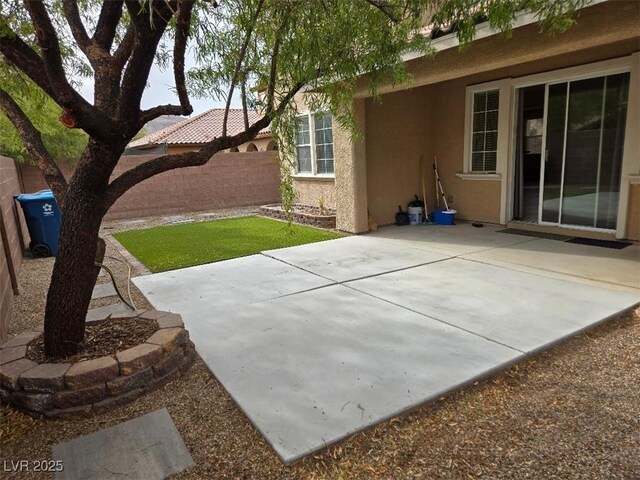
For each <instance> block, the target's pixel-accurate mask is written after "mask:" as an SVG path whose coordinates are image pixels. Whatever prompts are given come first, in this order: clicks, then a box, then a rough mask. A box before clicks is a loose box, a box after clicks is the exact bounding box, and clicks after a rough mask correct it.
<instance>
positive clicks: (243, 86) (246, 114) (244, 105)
mask: <svg viewBox="0 0 640 480" xmlns="http://www.w3.org/2000/svg"><path fill="white" fill-rule="evenodd" d="M240 93H241V95H242V118H243V119H244V129H245V130H248V129H249V112H248V111H247V84H246V82H245V81H244V79H243V80H242V83H241V84H240Z"/></svg>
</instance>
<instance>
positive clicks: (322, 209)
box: [318, 197, 329, 215]
mask: <svg viewBox="0 0 640 480" xmlns="http://www.w3.org/2000/svg"><path fill="white" fill-rule="evenodd" d="M318 209H319V210H320V215H327V214H328V213H329V212H328V211H327V208H326V207H325V206H324V197H320V200H319V201H318Z"/></svg>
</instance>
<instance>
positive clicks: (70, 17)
mask: <svg viewBox="0 0 640 480" xmlns="http://www.w3.org/2000/svg"><path fill="white" fill-rule="evenodd" d="M62 8H63V9H64V16H65V18H66V19H67V23H68V24H69V28H70V29H71V34H72V35H73V38H74V39H75V40H76V42H77V44H78V46H79V47H80V50H82V52H83V53H84V54H85V55H86V56H87V58H88V59H89V61H90V62H91V63H92V64H93V61H94V60H95V58H91V56H89V55H90V53H91V52H90V51H89V50H90V46H91V39H90V38H89V35H87V30H86V29H85V28H84V24H83V23H82V19H81V18H80V10H79V9H78V2H77V1H75V0H63V1H62Z"/></svg>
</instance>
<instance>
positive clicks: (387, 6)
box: [365, 0, 402, 23]
mask: <svg viewBox="0 0 640 480" xmlns="http://www.w3.org/2000/svg"><path fill="white" fill-rule="evenodd" d="M365 2H367V3H368V4H369V5H371V6H372V7H374V8H376V9H378V10H380V11H381V12H382V13H383V14H385V15H386V16H387V17H388V18H389V19H390V20H391V21H392V22H395V23H398V22H400V21H401V20H402V19H401V18H400V17H398V15H396V14H395V13H394V12H393V9H394V7H397V5H393V4H392V3H388V2H385V1H379V0H365Z"/></svg>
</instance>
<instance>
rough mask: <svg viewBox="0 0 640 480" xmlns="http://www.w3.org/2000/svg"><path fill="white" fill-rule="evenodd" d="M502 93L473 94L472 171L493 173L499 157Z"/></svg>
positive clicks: (492, 91)
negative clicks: (499, 117)
mask: <svg viewBox="0 0 640 480" xmlns="http://www.w3.org/2000/svg"><path fill="white" fill-rule="evenodd" d="M499 107H500V91H499V90H487V91H484V92H476V93H474V94H473V109H472V112H473V113H472V115H473V118H472V122H471V145H470V147H471V171H472V172H479V173H480V172H481V173H493V172H495V171H496V166H497V156H498V110H499Z"/></svg>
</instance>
